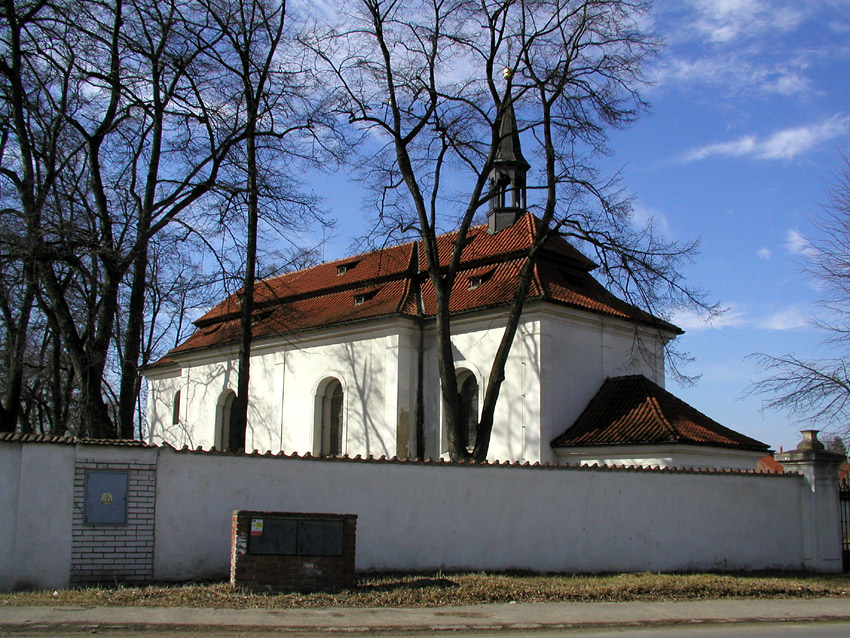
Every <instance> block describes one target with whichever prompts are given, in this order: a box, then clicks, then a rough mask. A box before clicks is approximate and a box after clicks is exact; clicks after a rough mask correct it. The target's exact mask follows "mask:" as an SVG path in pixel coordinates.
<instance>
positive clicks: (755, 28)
mask: <svg viewBox="0 0 850 638" xmlns="http://www.w3.org/2000/svg"><path fill="white" fill-rule="evenodd" d="M690 4H691V6H692V7H693V9H694V11H695V13H696V17H695V20H694V22H693V28H694V29H695V30H696V31H697V32H698V33H700V34H701V35H702V36H703V37H707V38H708V39H709V40H711V41H713V42H719V43H725V42H734V41H738V40H740V39H742V38H747V37H750V38H752V37H757V36H759V35H761V34H764V33H767V32H772V31H790V30H791V29H794V28H795V27H797V26H798V25H799V24H800V23H801V22H802V20H803V18H804V16H805V14H804V12H803V11H802V10H801V9H800V8H799V5H795V4H790V3H789V4H788V5H787V6H784V7H783V6H780V5H779V3H777V2H762V1H761V0H691V3H690Z"/></svg>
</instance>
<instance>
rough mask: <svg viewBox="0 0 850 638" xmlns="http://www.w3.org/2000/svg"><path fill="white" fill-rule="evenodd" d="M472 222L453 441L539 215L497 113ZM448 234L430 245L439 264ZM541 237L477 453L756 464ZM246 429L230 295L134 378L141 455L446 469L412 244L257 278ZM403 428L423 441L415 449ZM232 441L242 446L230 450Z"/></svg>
mask: <svg viewBox="0 0 850 638" xmlns="http://www.w3.org/2000/svg"><path fill="white" fill-rule="evenodd" d="M497 150H498V153H497V159H496V162H495V166H494V168H493V172H492V175H491V180H490V185H491V189H493V191H494V193H495V196H494V197H493V198H491V202H490V209H489V211H488V213H487V224H485V225H481V226H478V227H474V228H471V229H470V231H469V233H468V242H467V245H466V246H465V248H464V249H463V253H462V259H461V266H460V270H459V272H458V276H457V279H456V281H455V284H454V288H453V289H452V293H451V313H452V333H453V336H452V343H453V347H454V358H455V365H456V370H457V378H458V388H459V393H460V396H461V402H462V412H463V415H464V421H465V422H467V423H468V435H467V438H468V442H469V445H470V446H472V444H473V443H474V439H475V434H476V426H477V420H478V414H479V408H480V405H481V401H482V398H483V390H484V388H485V387H486V384H487V375H488V374H489V372H490V364H491V362H492V359H493V356H494V354H495V352H496V348H497V347H498V343H499V340H500V338H501V334H502V331H503V326H504V323H505V319H506V317H507V313H508V305H509V303H510V301H511V298H512V296H513V291H514V290H515V289H516V285H517V281H518V277H519V272H520V270H521V268H522V265H523V263H524V261H525V259H526V257H525V255H526V253H527V249H528V247H529V246H530V245H531V242H532V241H533V238H534V230H535V228H536V226H537V224H539V223H540V222H539V220H538V219H536V218H535V217H534V216H533V215H532V214H530V213H528V212H526V210H525V207H526V203H525V196H526V185H525V180H526V173H527V171H528V169H529V165H528V163H527V162H526V160H525V159H524V157H523V155H522V150H521V148H520V137H519V134H518V132H517V127H516V120H515V117H514V113H513V110H512V109H509V110H508V112H507V113H506V116H505V117H504V118H503V123H502V130H501V144H500V148H499V149H497ZM453 239H454V234H453V233H449V234H446V235H443V236H441V237H440V238H439V241H440V243H441V246H442V249H441V259H443V258H444V259H445V260H446V261H448V257H449V254H450V251H451V244H452V240H453ZM595 268H596V265H595V264H594V263H593V262H592V261H591V260H590V259H588V258H587V257H585V256H584V255H583V254H582V253H581V252H579V251H578V250H577V249H576V248H574V247H573V246H572V245H571V244H569V243H568V242H567V241H566V240H564V239H563V238H562V237H560V236H557V235H553V236H552V237H551V238H550V239H549V240H548V241H547V242H546V244H545V245H544V246H543V249H542V251H541V252H540V254H539V256H538V261H537V263H536V265H535V267H534V276H533V281H532V284H531V287H530V289H529V292H528V295H527V298H526V302H525V306H524V310H523V315H522V320H521V322H520V326H519V329H518V331H517V335H516V338H515V341H514V344H513V347H512V349H511V352H510V357H509V359H508V362H507V365H506V367H505V381H504V383H503V385H502V390H501V394H500V398H499V403H498V405H497V408H496V415H495V422H494V426H493V433H492V438H491V444H490V449H489V455H488V459H490V460H494V461H495V460H498V461H521V462H525V461H528V462H532V463H533V462H536V461H539V462H548V463H584V464H587V463H600V464H601V463H607V464H617V465H620V464H626V465H652V466H656V465H657V466H660V467H672V466H680V467H708V468H739V469H755V467H756V462H757V460H758V459H759V458H760V457H761V456H763V455H764V454H765V453H766V452H767V451H768V446H767V445H765V444H764V443H761V442H759V441H756V440H754V439H751V438H749V437H747V436H744V435H743V434H740V433H738V432H735V431H733V430H731V429H729V428H726V427H724V426H722V425H720V424H719V423H716V422H715V421H713V420H711V419H710V418H709V417H707V416H705V415H704V414H702V413H700V412H699V411H697V410H696V409H694V408H692V407H691V406H689V405H687V404H686V403H684V402H683V401H681V400H680V399H678V398H676V397H675V396H673V395H672V394H670V393H669V392H667V391H666V390H665V389H664V346H665V344H666V343H667V342H668V341H669V340H670V339H673V338H675V337H676V336H677V335H680V334H682V331H681V330H680V329H679V328H677V327H676V326H674V325H672V324H670V323H668V322H666V321H664V320H662V319H659V318H657V317H654V316H651V315H649V314H647V313H646V312H644V311H642V310H640V309H639V308H637V307H635V306H633V305H631V304H628V303H626V302H624V301H622V300H620V299H618V298H616V297H615V296H614V295H612V294H611V293H610V292H608V291H607V290H606V289H605V288H604V287H603V286H602V285H601V284H599V282H597V281H596V280H595V279H594V278H593V276H592V274H591V273H592V271H593V270H594V269H595ZM255 298H256V309H255V317H254V345H253V348H252V355H251V379H250V391H249V406H248V420H247V428H246V430H245V432H239V433H235V432H231V428H230V422H231V419H230V411H231V408H232V406H233V402H234V401H233V400H234V398H235V396H236V394H235V388H236V380H237V374H238V368H237V357H238V336H239V307H238V301H237V298H236V295H231V296H230V297H229V298H227V299H225V300H224V301H222V302H221V303H219V304H218V305H217V306H215V307H214V308H212V309H211V310H210V311H209V312H207V313H206V314H205V315H203V316H202V317H201V318H200V319H198V320H197V321H195V326H196V330H195V331H194V333H193V334H192V335H191V336H190V337H189V338H188V339H186V341H184V342H183V343H181V344H180V345H179V346H177V347H176V348H174V349H173V350H171V351H170V352H169V353H168V354H167V355H166V356H165V357H164V358H162V359H161V360H159V361H158V362H156V363H154V364H153V365H150V366H148V367H147V368H145V369H144V370H143V374H144V376H145V377H146V380H147V384H148V416H147V418H148V423H147V426H148V429H147V432H148V438H149V440H150V441H151V442H152V443H168V444H171V445H173V446H175V447H182V446H184V445H185V446H189V447H191V448H195V447H202V448H212V447H216V448H218V449H229V448H234V447H239V448H242V447H244V449H245V450H246V451H253V450H258V451H260V452H266V451H270V452H272V453H277V452H280V451H283V452H286V453H293V452H295V453H299V454H307V453H311V454H313V455H329V456H331V455H332V456H340V455H347V456H351V457H354V456H356V455H362V456H364V457H365V456H368V455H372V456H375V457H380V456H386V457H393V456H398V457H401V458H405V457H415V456H417V452H419V450H417V445H420V444H421V445H422V446H423V448H422V450H421V455H422V456H423V457H425V458H428V457H431V458H439V457H443V458H447V451H448V446H447V437H446V432H445V427H444V423H443V415H442V409H441V400H440V388H439V376H438V373H437V360H436V357H437V355H436V329H435V320H434V311H435V302H434V290H433V288H432V286H431V284H430V282H429V280H428V277H427V273H426V270H425V262H424V254H423V252H422V250H421V247H420V245H419V243H418V242H410V243H406V244H401V245H397V246H392V247H389V248H385V249H382V250H378V251H373V252H369V253H364V254H360V255H354V256H351V257H347V258H345V259H340V260H337V261H334V262H329V263H323V264H320V265H318V266H313V267H311V268H305V269H303V270H299V271H295V272H291V273H287V274H285V275H281V276H279V277H274V278H271V279H267V280H264V281H262V282H259V283H258V284H257V288H256V297H255ZM417 418H419V419H420V423H421V427H422V436H421V437H417ZM243 442H244V443H243Z"/></svg>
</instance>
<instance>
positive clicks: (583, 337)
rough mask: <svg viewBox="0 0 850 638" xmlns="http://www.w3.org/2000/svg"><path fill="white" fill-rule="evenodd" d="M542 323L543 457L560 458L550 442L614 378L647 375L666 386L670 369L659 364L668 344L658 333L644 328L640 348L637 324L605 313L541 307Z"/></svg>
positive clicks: (541, 435)
mask: <svg viewBox="0 0 850 638" xmlns="http://www.w3.org/2000/svg"><path fill="white" fill-rule="evenodd" d="M539 316H540V322H541V338H540V343H541V346H540V350H541V366H540V367H541V370H542V380H541V384H540V385H541V388H542V390H541V393H542V405H541V418H540V438H541V447H540V453H541V460H542V461H546V462H554V461H555V457H554V455H553V452H552V449H551V448H550V446H549V443H550V442H551V441H552V439H554V438H555V437H556V436H558V435H560V434H562V433H563V432H564V431H565V430H566V429H567V428H568V427H569V426H570V425H572V424H573V423H574V422H575V420H576V419H577V418H578V417H579V416H580V415H581V413H582V411H583V410H584V409H585V408H586V407H587V405H588V403H589V402H590V400H591V399H592V398H593V397H594V396H595V395H596V393H597V392H598V391H599V388H600V387H601V386H602V383H603V382H604V381H605V379H606V378H608V377H616V376H622V375H627V374H643V375H644V376H646V377H647V378H648V379H650V380H652V381H654V382H655V383H657V384H658V385H660V386H661V387H664V367H663V365H657V360H658V357H657V356H656V354H657V352H659V351H661V350H663V345H662V344H661V343H660V340H659V338H658V336H657V333H654V332H652V331H648V330H643V331H642V333H641V334H640V338H641V339H642V340H643V342H642V346H644V347H646V348H649V351H650V353H653V354H651V355H650V358H651V359H652V360H651V361H647V360H646V359H645V358H644V357H642V356H641V355H640V354H639V352H638V349H637V347H636V342H635V339H636V336H637V334H636V332H635V326H634V325H632V324H627V323H625V322H620V321H617V320H614V319H610V318H608V317H603V316H601V315H593V314H590V313H586V312H581V313H580V312H577V311H574V310H570V309H560V308H558V309H555V308H546V309H541V310H540V311H539Z"/></svg>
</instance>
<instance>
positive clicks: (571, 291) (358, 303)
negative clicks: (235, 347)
mask: <svg viewBox="0 0 850 638" xmlns="http://www.w3.org/2000/svg"><path fill="white" fill-rule="evenodd" d="M539 223H540V222H539V220H537V219H536V218H535V217H534V216H533V215H531V214H525V215H523V216H522V217H520V218H519V219H518V220H517V221H516V222H515V223H514V224H513V225H511V226H509V227H508V228H505V229H504V230H502V231H501V232H499V233H496V234H494V235H490V234H488V233H487V227H486V225H482V226H476V227H473V228H470V229H469V232H468V237H467V238H468V242H467V244H466V246H465V247H464V249H463V252H462V259H461V267H460V269H459V272H458V273H457V278H456V280H455V283H454V287H453V289H452V292H451V300H450V309H451V312H453V313H461V312H468V311H471V310H480V309H483V308H488V307H494V306H502V305H507V304H509V303H510V302H511V299H512V298H513V294H514V291H515V290H516V286H517V282H518V278H519V273H520V270H521V268H522V265H523V264H524V263H525V260H526V256H525V255H526V253H527V250H528V248H529V247H530V246H531V244H532V241H533V239H534V232H535V228H536V227H538V225H539ZM456 237H457V233H456V232H455V233H448V234H445V235H442V236H440V237H439V238H438V245H439V252H440V261H441V263H442V264H448V262H449V259H450V255H451V248H452V244H453V242H454V240H455V239H456ZM424 264H425V258H424V255H423V254H422V249H421V245H420V242H410V243H407V244H401V245H398V246H391V247H388V248H384V249H382V250H376V251H373V252H369V253H364V254H362V255H355V256H352V257H347V258H345V259H339V260H336V261H333V262H329V263H324V264H320V265H318V266H313V267H311V268H305V269H304V270H299V271H296V272H292V273H287V274H284V275H281V276H279V277H274V278H272V279H267V280H264V281H262V282H259V283H258V284H257V291H256V293H255V301H256V310H255V320H254V321H255V323H254V336H255V337H266V336H272V335H276V334H283V333H287V332H292V331H296V330H307V329H311V328H320V327H324V326H332V325H338V324H344V323H347V322H352V321H362V320H367V319H377V318H380V317H386V316H399V315H400V316H410V317H415V316H417V314H418V308H419V305H420V296H421V304H422V306H423V308H424V313H425V316H433V315H434V312H435V307H436V302H435V298H434V290H433V286H432V285H431V283H430V281H429V280H428V277H427V274H426V270H425V267H424ZM595 267H596V266H595V264H594V263H593V262H592V261H591V260H589V259H588V258H587V257H585V256H584V255H582V254H581V253H580V252H579V251H578V250H577V249H576V248H574V247H573V246H571V245H570V244H569V243H568V242H567V241H566V240H565V239H564V238H563V237H560V236H559V235H557V234H553V235H552V236H551V237H550V238H549V239H548V240H547V241H546V243H545V244H544V245H543V248H542V250H541V252H540V254H539V257H538V263H537V265H536V268H535V272H534V278H533V280H532V284H531V287H530V289H529V292H528V295H527V297H526V298H527V299H528V300H533V299H538V300H543V301H548V302H551V303H555V304H559V305H564V306H569V307H574V308H582V309H585V310H589V311H591V312H596V313H601V314H605V315H609V316H614V317H618V318H621V319H626V320H630V321H635V322H639V323H645V324H648V325H652V326H655V327H657V328H659V329H661V330H665V331H667V332H670V333H673V334H676V333H681V330H679V329H678V328H677V327H675V326H673V325H672V324H669V323H667V322H665V321H663V320H661V319H658V318H656V317H653V316H651V315H649V314H647V313H645V312H643V311H642V310H640V309H639V308H637V307H635V306H632V305H631V304H628V303H625V302H623V301H621V300H619V299H617V298H616V297H614V296H613V295H612V294H611V293H609V292H608V291H607V290H605V288H604V287H603V286H601V285H600V284H599V283H598V282H597V281H596V280H595V279H594V278H593V277H592V276H591V275H590V270H592V269H593V268H595ZM476 283H477V284H478V285H475V284H476ZM238 311H239V302H238V299H237V296H236V295H235V294H234V295H231V296H230V297H228V298H227V299H225V300H224V301H222V302H221V303H219V304H218V305H216V306H215V307H213V308H212V309H211V310H210V311H209V312H207V313H206V314H205V315H204V316H202V317H201V318H200V319H198V320H197V321H196V322H195V325H196V326H197V330H196V331H195V332H194V333H193V334H192V335H191V336H190V337H189V338H188V339H187V340H186V341H184V342H183V343H182V344H180V345H179V346H177V347H176V348H174V349H173V350H172V351H171V352H170V353H169V356H168V357H166V359H162V360H160V361H159V362H157V363H156V364H154V365H155V366H156V365H164V364H165V363H166V361H171V360H172V359H171V355H174V354H177V353H181V352H187V351H190V350H197V349H201V348H208V347H213V346H219V345H224V344H227V343H233V342H235V341H236V340H237V338H238V331H239V313H238Z"/></svg>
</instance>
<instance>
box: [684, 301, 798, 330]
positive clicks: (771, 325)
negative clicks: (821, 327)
mask: <svg viewBox="0 0 850 638" xmlns="http://www.w3.org/2000/svg"><path fill="white" fill-rule="evenodd" d="M671 321H672V322H673V323H674V324H675V325H677V326H679V327H680V328H682V329H683V330H685V331H686V332H701V331H703V330H723V329H726V328H756V329H758V330H774V331H782V330H796V329H798V328H806V327H808V326H810V325H811V321H810V320H809V318H808V316H807V314H806V312H805V310H804V308H803V307H801V306H796V305H795V306H789V307H788V308H785V309H783V310H778V311H776V312H774V313H772V314H770V315H767V316H762V317H754V316H752V315H751V314H750V313H749V312H748V311H746V310H744V309H742V308H740V307H738V306H736V305H735V304H732V305H730V307H729V308H727V309H726V312H724V313H723V314H722V315H720V316H719V317H716V318H715V319H713V320H711V321H706V320H705V319H703V318H702V317H700V316H699V315H697V314H695V313H694V312H693V311H690V310H683V311H680V312H677V313H674V315H673V317H672V318H671Z"/></svg>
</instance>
